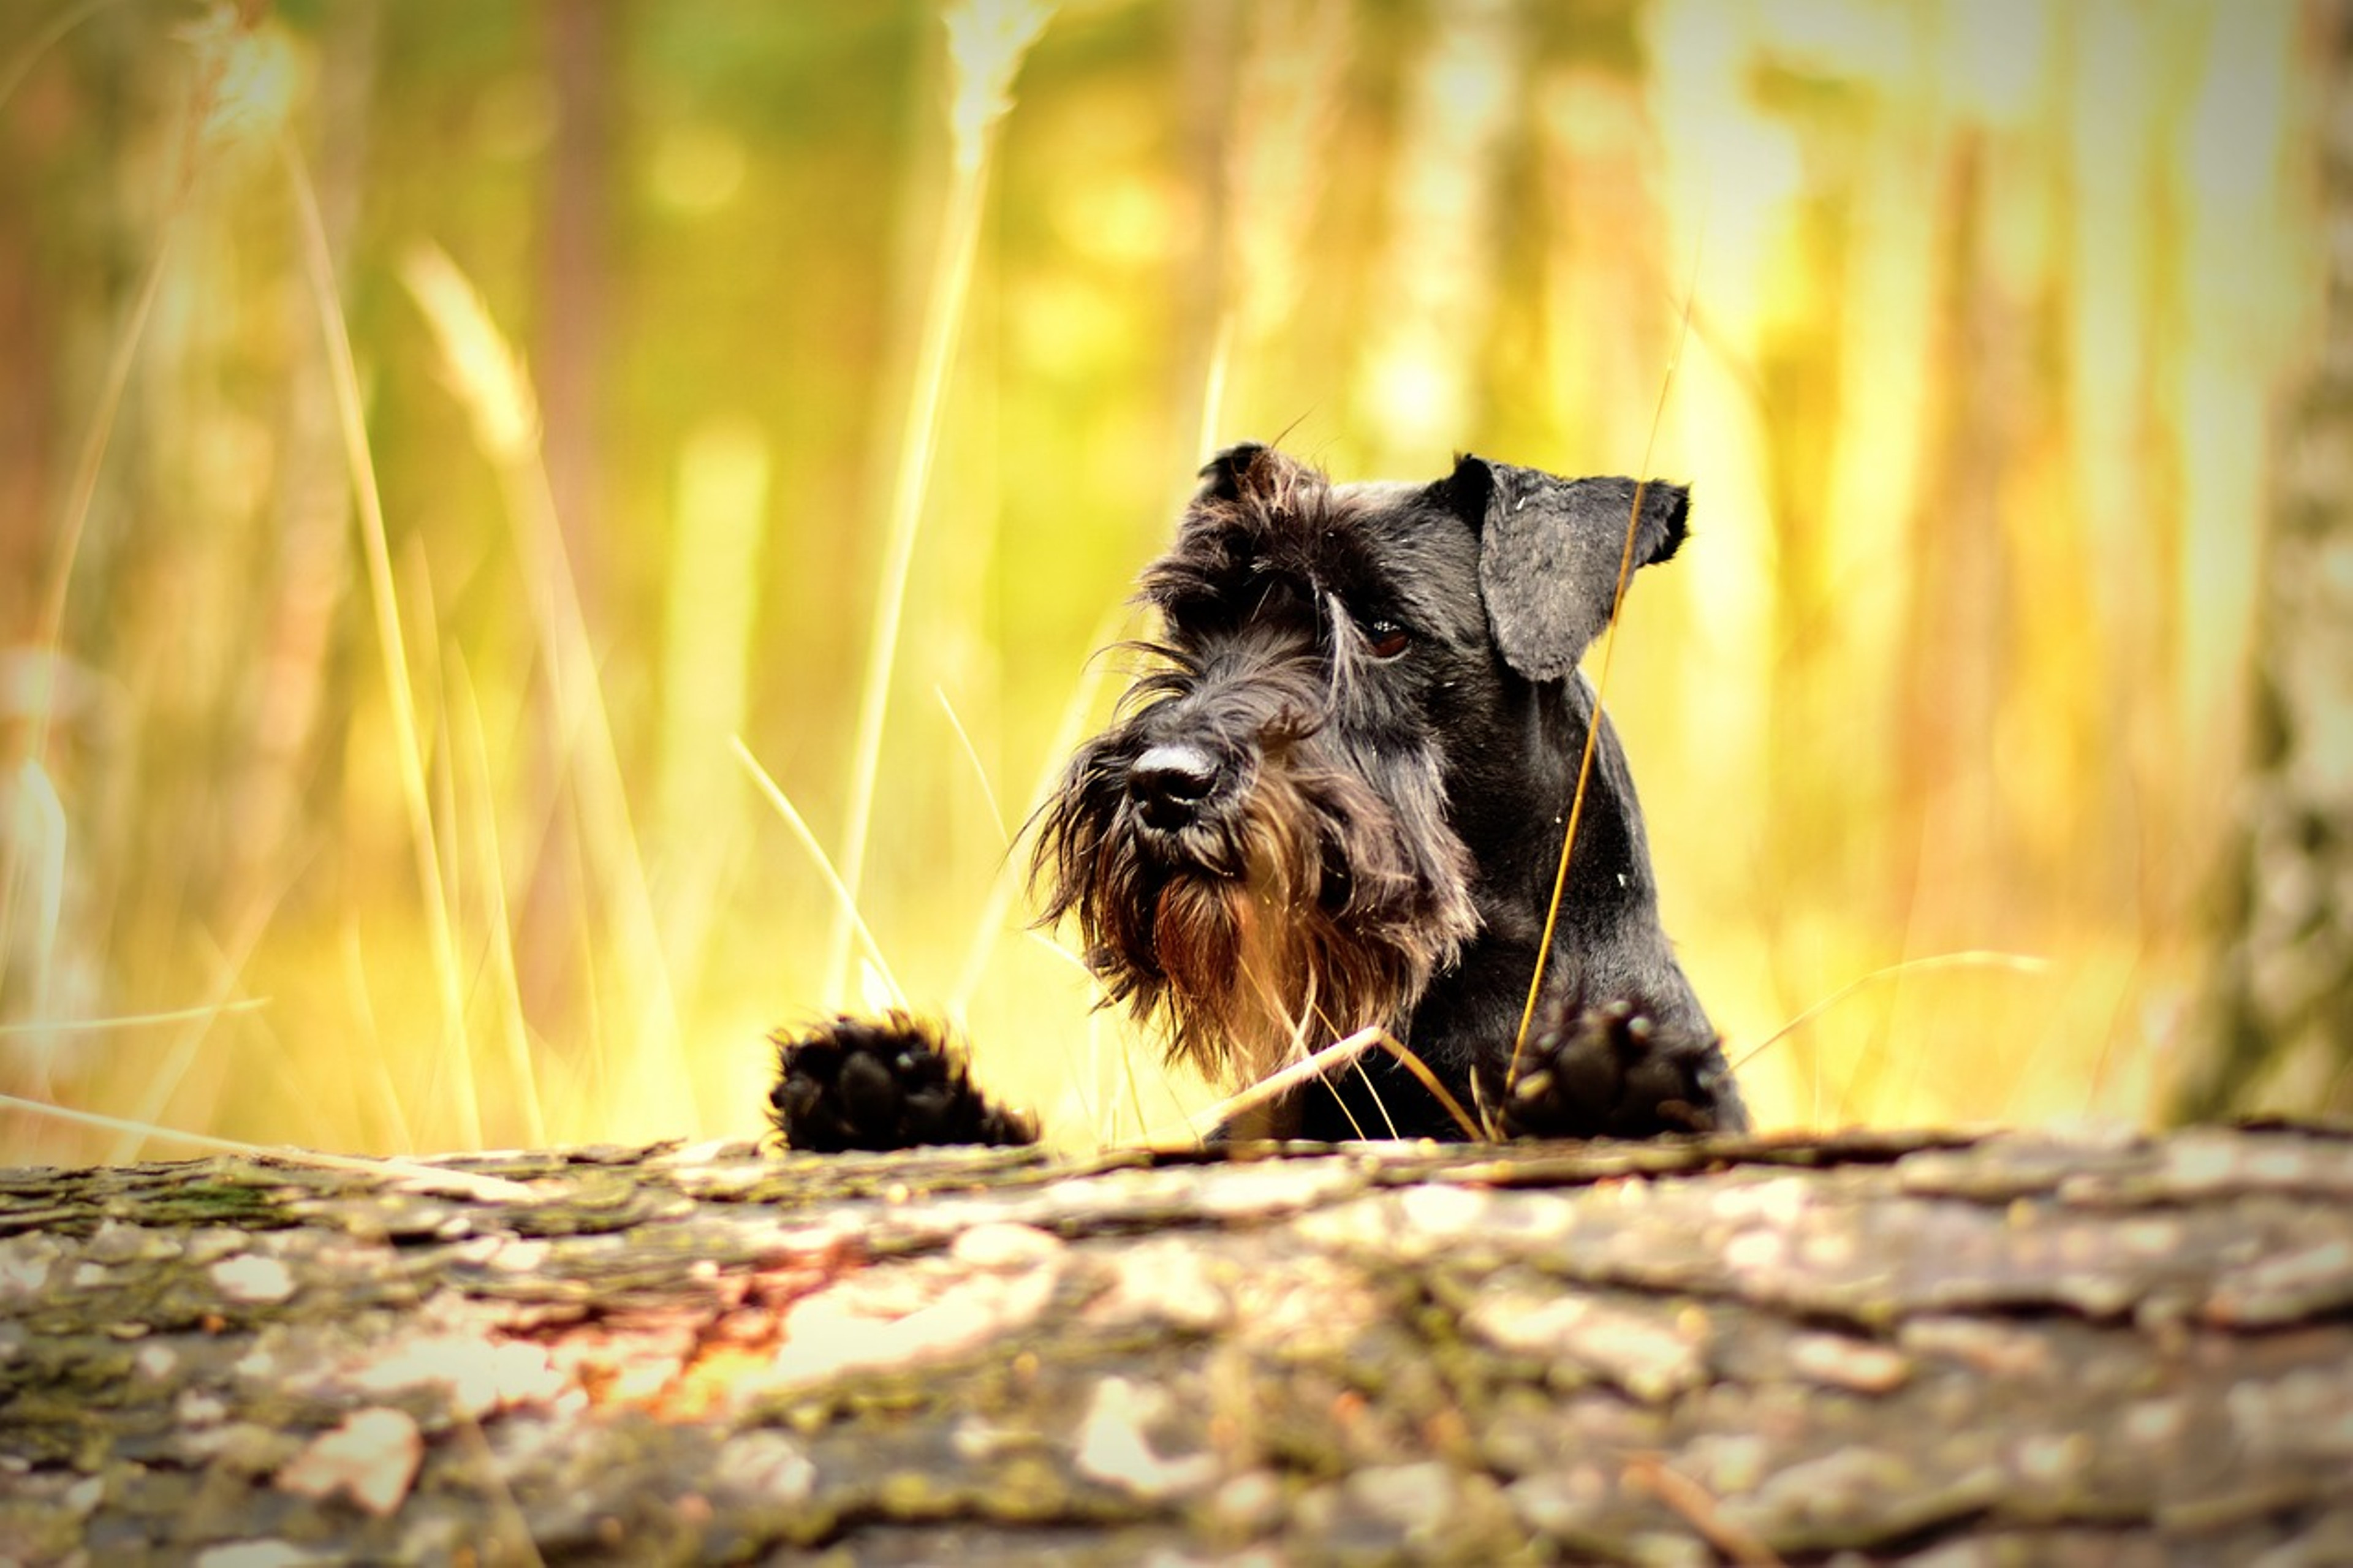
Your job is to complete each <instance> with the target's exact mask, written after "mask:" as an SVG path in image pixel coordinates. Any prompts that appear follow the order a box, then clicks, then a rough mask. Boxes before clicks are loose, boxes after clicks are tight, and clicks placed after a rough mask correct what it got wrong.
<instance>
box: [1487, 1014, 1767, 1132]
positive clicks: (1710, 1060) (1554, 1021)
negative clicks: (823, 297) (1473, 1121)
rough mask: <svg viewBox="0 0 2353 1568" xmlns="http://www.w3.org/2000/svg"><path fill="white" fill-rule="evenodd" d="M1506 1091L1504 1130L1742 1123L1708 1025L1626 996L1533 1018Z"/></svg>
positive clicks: (1674, 1128) (1676, 1128)
mask: <svg viewBox="0 0 2353 1568" xmlns="http://www.w3.org/2000/svg"><path fill="white" fill-rule="evenodd" d="M1520 1068H1521V1070H1520V1072H1519V1075H1518V1077H1517V1078H1516V1079H1514V1081H1513V1082H1512V1084H1511V1086H1510V1088H1509V1089H1508V1091H1507V1092H1506V1093H1505V1095H1504V1106H1503V1115H1502V1123H1503V1131H1504V1136H1505V1137H1508V1138H1598V1137H1609V1138H1649V1137H1652V1136H1655V1135H1656V1134H1658V1133H1662V1132H1713V1131H1718V1130H1724V1131H1736V1130H1738V1129H1740V1128H1743V1127H1746V1125H1747V1116H1746V1112H1745V1111H1744V1110H1742V1109H1741V1105H1740V1099H1739V1095H1738V1092H1737V1091H1736V1090H1735V1089H1733V1087H1732V1077H1731V1073H1730V1070H1729V1069H1728V1068H1726V1067H1725V1061H1724V1052H1723V1049H1722V1047H1721V1046H1720V1045H1719V1044H1718V1043H1717V1041H1716V1038H1715V1036H1713V1035H1702V1034H1694V1033H1691V1032H1688V1031H1683V1030H1674V1029H1665V1028H1662V1027H1660V1026H1658V1025H1657V1024H1656V1023H1655V1022H1654V1021H1653V1020H1652V1019H1651V1017H1650V1016H1648V1015H1647V1014H1644V1013H1642V1012H1641V1011H1639V1010H1638V1009H1637V1008H1636V1007H1635V1005H1633V1004H1632V1003H1630V1002H1624V1001H1619V1002H1611V1003H1608V1004H1605V1005H1602V1006H1599V1007H1564V1008H1559V1009H1557V1010H1555V1011H1554V1012H1553V1013H1552V1014H1551V1016H1550V1017H1549V1018H1546V1019H1541V1020H1539V1027H1538V1028H1537V1029H1536V1030H1535V1033H1534V1034H1533V1035H1532V1036H1531V1037H1530V1038H1529V1041H1528V1045H1527V1048H1526V1050H1525V1053H1524V1054H1523V1056H1522V1058H1521V1063H1520Z"/></svg>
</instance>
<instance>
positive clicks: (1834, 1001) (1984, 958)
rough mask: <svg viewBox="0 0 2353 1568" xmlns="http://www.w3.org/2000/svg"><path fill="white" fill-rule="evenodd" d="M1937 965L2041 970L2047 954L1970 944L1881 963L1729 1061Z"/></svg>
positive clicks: (1740, 1064)
mask: <svg viewBox="0 0 2353 1568" xmlns="http://www.w3.org/2000/svg"><path fill="white" fill-rule="evenodd" d="M1939 969H2007V970H2009V971H2010V972H2011V973H2016V974H2044V973H2049V972H2050V969H2051V961H2050V960H2049V959H2047V958H2037V957H2036V956H2035V955H2034V954H2032V953H2031V952H1994V951H1992V950H1990V949H1987V948H1971V949H1969V950H1968V951H1967V952H1938V953H1931V954H1929V955H1928V956H1927V957H1926V958H1907V959H1905V960H1904V961H1903V962H1902V963H1890V964H1886V965H1883V967H1881V968H1878V969H1874V970H1873V971H1872V972H1871V973H1868V974H1865V975H1862V976H1860V977H1858V978H1856V979H1853V980H1850V981H1848V982H1847V983H1846V984H1843V985H1841V986H1840V987H1839V988H1838V989H1837V990H1835V991H1833V992H1831V994H1829V995H1827V996H1825V997H1823V998H1822V999H1821V1000H1820V1001H1819V1002H1817V1003H1815V1004H1814V1005H1812V1006H1810V1007H1809V1008H1807V1009H1806V1010H1805V1011H1804V1012H1802V1013H1800V1014H1799V1015H1798V1016H1796V1017H1794V1018H1792V1019H1790V1020H1789V1021H1788V1023H1786V1024H1784V1025H1782V1026H1780V1027H1779V1028H1778V1029H1776V1030H1774V1031H1773V1032H1772V1033H1771V1034H1769V1035H1767V1036H1766V1037H1764V1038H1763V1039H1761V1040H1759V1041H1757V1043H1756V1044H1755V1045H1753V1046H1751V1047H1748V1049H1747V1050H1746V1051H1745V1052H1743V1053H1742V1054H1741V1056H1740V1059H1739V1060H1737V1061H1736V1062H1734V1063H1733V1064H1732V1066H1733V1070H1734V1071H1738V1070H1739V1069H1740V1068H1744V1067H1746V1066H1747V1065H1748V1064H1749V1063H1750V1062H1752V1061H1755V1060H1756V1059H1757V1058H1758V1057H1759V1056H1762V1055H1763V1054H1764V1053H1765V1051H1766V1049H1767V1047H1770V1046H1772V1045H1773V1044H1775V1043H1776V1042H1777V1041H1778V1040H1779V1039H1780V1038H1781V1037H1783V1036H1785V1035H1790V1034H1794V1033H1796V1032H1797V1031H1798V1030H1799V1029H1801V1028H1803V1027H1805V1026H1807V1025H1808V1024H1810V1023H1812V1022H1813V1021H1814V1020H1815V1019H1816V1018H1819V1017H1820V1016H1822V1015H1823V1014H1825V1013H1827V1012H1829V1011H1830V1010H1831V1008H1833V1007H1835V1006H1837V1005H1839V1004H1840V1003H1841V1002H1843V1001H1845V1000H1846V999H1847V998H1848V997H1850V996H1852V995H1853V994H1855V993H1856V992H1858V991H1860V990H1862V988H1863V987H1864V986H1866V985H1869V984H1873V982H1876V981H1881V980H1887V979H1892V978H1893V977H1894V976H1896V975H1899V974H1917V973H1926V972H1930V971H1935V970H1939Z"/></svg>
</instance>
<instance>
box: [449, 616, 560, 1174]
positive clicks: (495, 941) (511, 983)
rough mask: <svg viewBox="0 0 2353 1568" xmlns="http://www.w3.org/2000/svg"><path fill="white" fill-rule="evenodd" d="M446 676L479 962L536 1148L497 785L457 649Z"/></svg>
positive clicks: (532, 1082)
mask: <svg viewBox="0 0 2353 1568" xmlns="http://www.w3.org/2000/svg"><path fill="white" fill-rule="evenodd" d="M450 673H451V677H452V679H450V681H449V688H448V689H449V694H450V700H451V703H452V704H453V706H454V707H455V708H456V710H457V711H456V713H455V715H454V716H453V717H452V719H451V721H450V723H449V726H448V728H449V730H450V731H451V734H452V739H453V741H459V742H463V744H462V745H454V744H453V745H452V747H451V751H452V752H453V753H455V757H454V760H455V761H456V762H458V763H462V764H463V767H462V776H461V777H460V778H459V795H460V798H461V801H463V803H464V804H463V805H462V806H461V809H460V811H459V813H453V816H459V815H462V816H464V817H466V818H467V819H469V820H471V821H472V822H474V823H475V824H476V825H477V826H476V829H475V831H476V833H477V834H478V836H479V838H478V842H479V845H480V847H479V848H478V849H477V850H476V851H475V857H474V858H475V860H476V863H477V864H478V865H480V868H481V870H480V873H479V879H480V882H481V884H482V902H483V906H484V908H483V916H484V919H483V924H484V926H485V927H486V928H487V929H486V931H485V934H484V939H483V943H482V946H483V959H484V961H485V962H486V963H488V964H489V965H490V971H491V975H490V978H491V984H492V985H493V986H494V987H495V988H496V990H495V997H496V1005H497V1007H498V1025H499V1039H500V1041H501V1044H502V1045H503V1047H505V1050H504V1054H505V1057H506V1063H507V1076H508V1078H509V1079H511V1080H512V1084H513V1088H514V1094H515V1101H516V1103H517V1104H518V1105H520V1106H521V1107H522V1135H523V1140H524V1142H527V1143H529V1144H530V1145H531V1146H532V1147H533V1148H539V1147H541V1146H543V1145H544V1144H545V1143H546V1142H547V1114H546V1110H545V1109H544V1107H543V1105H542V1103H541V1099H540V1092H539V1078H538V1074H537V1072H536V1071H535V1070H534V1069H533V1066H532V1059H531V1026H530V1025H529V1024H528V1023H527V1022H526V1021H525V1020H524V1018H523V1016H522V984H521V983H520V981H519V980H518V979H517V978H516V974H515V957H514V943H513V942H511V941H509V940H508V938H507V933H508V932H509V931H512V930H513V929H514V926H513V924H512V921H510V919H509V916H508V911H507V885H506V877H505V875H504V874H503V870H502V868H503V866H504V864H505V861H504V857H502V856H501V854H500V852H499V813H498V801H497V785H496V784H495V783H494V782H493V780H492V777H491V758H490V744H489V742H488V740H487V738H486V734H485V728H484V725H483V723H482V705H481V701H480V698H479V697H478V696H477V695H476V692H475V689H474V679H473V676H472V674H471V672H470V670H469V669H468V668H467V664H466V658H465V655H464V653H463V652H462V651H460V650H454V649H453V650H452V652H451V658H450Z"/></svg>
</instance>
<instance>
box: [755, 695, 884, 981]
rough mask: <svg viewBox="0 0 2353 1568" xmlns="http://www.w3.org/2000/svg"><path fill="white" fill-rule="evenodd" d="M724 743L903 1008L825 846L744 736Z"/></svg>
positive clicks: (877, 948) (875, 944)
mask: <svg viewBox="0 0 2353 1568" xmlns="http://www.w3.org/2000/svg"><path fill="white" fill-rule="evenodd" d="M727 744H728V745H729V746H730V747H731V748H733V751H734V752H735V760H736V761H737V762H739V763H743V764H744V772H745V773H750V774H751V775H752V782H753V783H754V784H756V785H758V786H759V790H760V793H761V794H762V795H765V796H767V798H768V804H769V805H773V806H775V807H776V815H777V816H781V817H783V818H784V819H785V826H786V827H789V828H791V829H792V832H793V837H795V838H796V839H797V840H798V841H799V843H800V847H802V848H804V849H806V850H807V851H808V857H809V859H810V860H812V861H813V862H815V863H816V866H817V869H818V876H820V877H823V878H824V879H825V885H826V888H827V889H828V891H830V892H831V893H832V894H833V896H834V899H835V900H837V902H838V903H839V906H840V910H841V917H842V919H843V920H845V921H848V922H849V929H850V930H851V931H853V932H855V933H856V935H857V937H858V942H859V945H860V947H862V948H864V949H865V951H866V961H867V962H868V963H871V964H872V965H873V966H874V972H875V973H877V974H879V975H880V976H881V979H882V984H884V985H885V986H886V987H888V988H889V990H890V993H891V997H892V1005H893V1006H896V1007H904V1006H906V1005H907V994H906V993H905V992H904V991H903V990H902V989H901V988H900V985H899V980H898V977H897V976H896V975H894V974H892V973H891V963H890V960H888V959H886V958H884V957H883V956H882V944H881V942H876V941H875V940H874V933H873V931H871V930H869V929H868V928H867V924H866V917H865V916H863V915H861V914H860V913H859V912H858V900H857V898H856V896H855V895H853V894H852V893H851V892H850V890H849V884H848V883H847V882H844V881H843V880H842V879H841V874H840V873H839V872H838V871H836V870H835V869H834V868H833V861H832V860H831V859H830V858H828V857H827V855H826V852H825V846H824V845H822V844H819V843H818V841H817V835H816V834H814V833H812V832H810V831H809V825H808V823H807V820H805V819H804V818H803V817H802V816H801V814H800V811H799V809H798V808H797V807H796V806H795V805H793V803H792V800H791V797H789V796H787V795H786V794H785V792H784V791H783V789H781V788H780V787H778V785H777V784H776V780H775V779H773V778H770V777H769V776H768V770H767V769H765V768H764V767H762V766H761V765H760V761H759V759H758V758H757V757H754V755H753V754H752V750H751V748H750V747H748V746H746V745H744V737H742V736H741V735H730V736H728V737H727Z"/></svg>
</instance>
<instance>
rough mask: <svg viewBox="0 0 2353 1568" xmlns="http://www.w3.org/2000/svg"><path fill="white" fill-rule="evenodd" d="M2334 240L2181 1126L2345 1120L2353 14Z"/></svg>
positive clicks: (2273, 550)
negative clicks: (2285, 1111)
mask: <svg viewBox="0 0 2353 1568" xmlns="http://www.w3.org/2000/svg"><path fill="white" fill-rule="evenodd" d="M2309 25H2310V30H2311V34H2312V42H2313V45H2314V47H2315V49H2316V51H2317V52H2318V53H2319V55H2320V58H2322V59H2324V60H2325V61H2326V62H2327V63H2326V67H2325V75H2324V100H2323V106H2324V113H2323V116H2322V121H2321V136H2320V147H2319V156H2318V164H2319V181H2320V201H2321V205H2322V208H2323V211H2324V214H2325V216H2326V218H2327V222H2326V223H2325V225H2324V228H2325V231H2326V232H2327V234H2328V235H2329V236H2330V242H2329V248H2328V257H2327V267H2326V270H2325V274H2324V283H2325V287H2326V289H2327V294H2326V298H2325V300H2324V303H2323V307H2322V310H2321V333H2320V341H2319V343H2318V345H2317V349H2316V353H2315V355H2314V363H2313V368H2312V372H2311V374H2310V376H2309V378H2308V379H2307V381H2306V384H2305V386H2304V387H2303V389H2302V391H2301V393H2300V395H2297V396H2296V397H2295V399H2294V401H2293V402H2292V403H2291V405H2289V407H2288V409H2287V411H2286V413H2285V415H2284V420H2283V426H2284V428H2283V431H2282V435H2281V438H2280V446H2279V455H2278V459H2277V466H2276V468H2275V471H2274V482H2273V491H2274V493H2273V497H2272V504H2271V510H2270V514H2269V516H2268V518H2267V520H2266V521H2267V527H2266V530H2265V532H2264V536H2263V547H2264V548H2263V576H2262V580H2261V587H2260V591H2261V594H2262V599H2263V602H2262V605H2261V609H2260V613H2259V614H2258V615H2257V616H2256V619H2255V637H2254V647H2253V675H2254V690H2253V708H2252V724H2251V726H2250V729H2251V731H2252V748H2251V754H2250V755H2249V758H2248V765H2247V776H2246V779H2245V781H2244V783H2243V785H2242V790H2241V793H2240V800H2239V810H2238V814H2237V820H2236V822H2235V824H2234V826H2233V837H2232V846H2231V848H2230V850H2229V852H2228V855H2227V858H2226V859H2225V861H2224V865H2223V898H2222V904H2223V910H2222V924H2223V930H2222V933H2221V953H2220V957H2219V963H2218V964H2217V969H2216V973H2215V978H2214V984H2213V986H2212V988H2211V998H2210V1002H2209V1005H2208V1008H2207V1013H2206V1017H2205V1021H2204V1029H2203V1031H2202V1032H2203V1034H2204V1036H2205V1038H2204V1040H2203V1041H2202V1042H2201V1043H2202V1045H2203V1047H2204V1048H2205V1052H2206V1060H2205V1061H2204V1062H2203V1063H2202V1064H2200V1067H2201V1070H2200V1071H2198V1072H2196V1073H2194V1074H2192V1075H2191V1077H2190V1078H2189V1082H2188V1084H2187V1086H2186V1089H2185V1091H2184V1093H2183V1096H2182V1100H2181V1109H2182V1110H2183V1111H2184V1112H2185V1113H2186V1114H2188V1115H2189V1116H2193V1117H2197V1116H2214V1115H2221V1114H2225V1113H2228V1112H2231V1111H2233V1110H2246V1109H2249V1108H2251V1107H2253V1106H2256V1105H2260V1104H2263V1103H2266V1102H2268V1103H2271V1104H2274V1105H2284V1104H2293V1105H2297V1106H2307V1107H2317V1106H2323V1105H2325V1106H2327V1107H2328V1108H2329V1109H2330V1110H2333V1111H2345V1110H2353V4H2348V0H2325V3H2321V4H2316V5H2313V6H2311V8H2310V24H2309Z"/></svg>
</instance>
